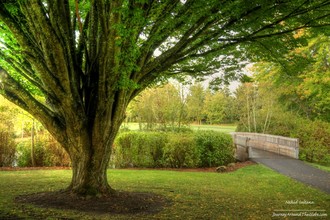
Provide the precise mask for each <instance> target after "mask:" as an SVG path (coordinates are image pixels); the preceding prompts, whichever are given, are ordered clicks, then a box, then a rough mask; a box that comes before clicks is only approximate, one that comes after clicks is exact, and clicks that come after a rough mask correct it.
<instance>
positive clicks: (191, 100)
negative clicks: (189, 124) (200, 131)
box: [187, 83, 205, 124]
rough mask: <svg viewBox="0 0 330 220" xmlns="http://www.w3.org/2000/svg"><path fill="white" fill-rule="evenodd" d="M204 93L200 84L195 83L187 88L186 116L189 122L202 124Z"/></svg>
mask: <svg viewBox="0 0 330 220" xmlns="http://www.w3.org/2000/svg"><path fill="white" fill-rule="evenodd" d="M204 101H205V91H204V88H203V86H202V85H201V84H199V83H197V84H194V85H192V86H190V88H189V94H188V96H187V114H188V118H189V120H190V121H194V122H197V123H198V124H201V123H202V119H203V118H204V116H203V106H204Z"/></svg>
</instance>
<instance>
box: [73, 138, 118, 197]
mask: <svg viewBox="0 0 330 220" xmlns="http://www.w3.org/2000/svg"><path fill="white" fill-rule="evenodd" d="M77 139H78V144H80V145H83V146H84V147H81V146H78V145H76V146H74V147H71V148H70V149H71V150H70V152H69V155H70V158H71V162H72V180H71V184H70V186H69V187H68V190H69V191H70V192H72V193H74V194H78V195H80V196H97V197H99V196H108V195H110V194H112V193H114V190H113V189H112V188H111V187H110V185H109V184H108V180H107V168H108V164H109V160H110V155H111V146H112V143H113V138H112V139H110V140H109V141H108V142H106V143H104V142H103V143H102V142H98V143H97V142H95V145H94V144H93V141H92V138H85V137H80V138H77ZM91 143H92V144H91Z"/></svg>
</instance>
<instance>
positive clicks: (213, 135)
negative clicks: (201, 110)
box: [112, 131, 234, 168]
mask: <svg viewBox="0 0 330 220" xmlns="http://www.w3.org/2000/svg"><path fill="white" fill-rule="evenodd" d="M114 150H115V156H114V158H113V162H112V163H113V164H114V165H115V166H116V167H132V166H134V167H172V168H181V167H200V166H203V167H204V166H205V167H209V166H217V165H225V164H227V163H230V162H232V161H233V154H234V152H233V144H232V139H231V137H230V135H228V134H223V133H219V132H214V131H197V132H191V131H190V132H184V133H172V132H122V133H120V134H119V136H118V137H117V138H116V141H115V146H114Z"/></svg>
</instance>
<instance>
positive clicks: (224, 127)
mask: <svg viewBox="0 0 330 220" xmlns="http://www.w3.org/2000/svg"><path fill="white" fill-rule="evenodd" d="M190 127H191V128H192V129H194V130H213V131H219V132H224V133H230V132H234V131H235V130H236V125H193V124H192V125H190Z"/></svg>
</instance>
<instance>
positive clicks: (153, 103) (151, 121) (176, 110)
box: [130, 84, 185, 129]
mask: <svg viewBox="0 0 330 220" xmlns="http://www.w3.org/2000/svg"><path fill="white" fill-rule="evenodd" d="M179 89H180V88H176V87H175V86H174V85H173V84H166V85H163V86H161V87H157V88H150V89H147V90H145V91H143V92H142V93H141V94H140V95H139V96H137V97H136V98H135V99H134V101H132V102H131V105H130V113H131V117H132V118H133V119H134V118H136V119H137V121H138V122H139V123H140V128H143V124H145V125H146V128H147V129H154V128H156V127H158V126H162V127H163V128H166V127H167V126H170V127H172V128H173V127H176V126H178V125H180V124H182V120H183V116H184V111H185V103H184V100H183V99H182V97H181V91H180V90H179Z"/></svg>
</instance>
